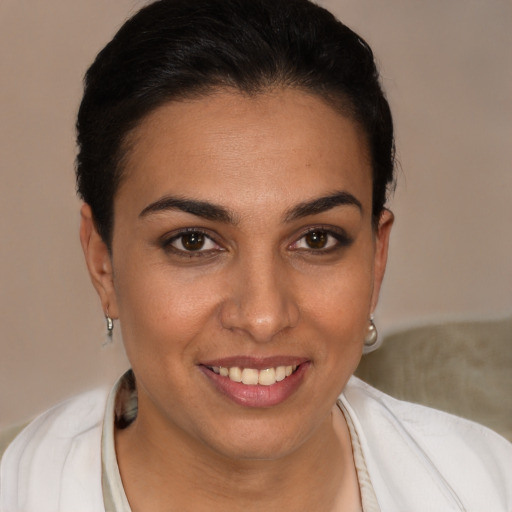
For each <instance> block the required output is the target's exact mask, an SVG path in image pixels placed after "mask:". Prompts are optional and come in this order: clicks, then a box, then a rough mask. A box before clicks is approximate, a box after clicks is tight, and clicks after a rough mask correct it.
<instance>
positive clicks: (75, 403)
mask: <svg viewBox="0 0 512 512" xmlns="http://www.w3.org/2000/svg"><path fill="white" fill-rule="evenodd" d="M107 395H108V393H107V391H106V390H103V389H99V390H94V391H90V392H87V393H84V394H82V395H79V396H77V397H75V398H72V399H70V400H67V401H65V402H63V403H61V404H59V405H57V406H55V407H53V408H52V409H50V410H48V411H46V412H45V413H43V414H41V415H40V416H38V417H37V418H36V419H35V420H34V421H32V422H31V423H30V424H29V425H28V426H27V427H26V428H25V429H23V430H22V432H21V433H20V434H19V435H18V436H17V437H16V438H15V439H14V441H13V442H12V443H11V444H10V445H9V446H8V447H7V449H6V451H5V453H4V455H3V457H2V461H1V466H0V489H1V492H0V496H1V497H0V510H4V509H5V510H11V509H13V510H36V509H37V506H38V505H37V503H38V500H39V499H40V497H41V496H42V495H44V496H47V497H49V499H50V501H55V503H62V502H65V501H66V500H67V499H69V498H70V497H71V496H70V494H75V496H76V497H78V496H79V495H81V494H83V493H84V490H85V489H87V492H90V493H92V496H91V498H94V497H95V495H96V494H97V493H98V490H99V491H100V492H101V431H102V424H103V415H104V410H105V404H106V399H107ZM80 480H81V481H80ZM89 481H90V482H91V484H92V485H88V483H89ZM98 484H99V486H98ZM77 493H78V494H77ZM86 502H90V500H89V499H88V500H86ZM50 509H51V508H50ZM55 510H59V508H58V507H57V505H56V507H55Z"/></svg>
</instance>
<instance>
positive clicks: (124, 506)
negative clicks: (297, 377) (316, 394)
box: [101, 374, 380, 512]
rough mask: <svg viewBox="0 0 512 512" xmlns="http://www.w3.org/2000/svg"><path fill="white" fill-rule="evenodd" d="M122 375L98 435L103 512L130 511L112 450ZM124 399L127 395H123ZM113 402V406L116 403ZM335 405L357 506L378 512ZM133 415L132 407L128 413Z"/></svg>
mask: <svg viewBox="0 0 512 512" xmlns="http://www.w3.org/2000/svg"><path fill="white" fill-rule="evenodd" d="M126 375H127V374H125V376H123V377H122V378H121V379H119V381H118V383H117V384H116V386H115V387H114V388H113V390H112V392H111V393H110V395H109V398H108V401H107V406H106V411H105V418H104V421H103V432H102V447H101V450H102V454H101V460H102V485H103V500H104V502H105V512H131V508H130V504H129V503H128V499H127V498H126V494H125V492H124V488H123V483H122V480H121V474H120V473H119V466H118V465H117V458H116V451H115V445H114V425H115V418H116V411H120V410H128V409H129V408H130V406H127V405H126V404H120V403H119V396H120V395H121V393H118V391H119V389H120V388H122V387H123V386H125V389H126V380H125V379H126ZM123 395H124V396H125V397H126V396H128V395H127V394H125V393H123ZM116 401H117V403H116ZM337 406H338V408H339V410H340V411H341V413H342V414H343V416H344V418H345V420H346V422H347V425H348V429H349V432H350V438H351V441H352V452H353V455H354V462H355V467H356V471H357V479H358V482H359V489H360V492H361V503H362V507H363V512H380V507H379V504H378V503H377V498H376V496H375V492H374V489H373V486H372V482H371V480H370V477H369V474H368V469H367V467H366V462H365V459H364V455H363V451H362V449H361V444H360V442H359V436H358V434H357V432H356V429H355V427H354V424H353V421H352V419H351V417H350V415H349V414H348V411H347V410H346V408H345V407H344V406H343V404H342V402H341V400H338V402H337ZM130 414H132V415H133V414H134V412H133V406H132V412H131V413H130Z"/></svg>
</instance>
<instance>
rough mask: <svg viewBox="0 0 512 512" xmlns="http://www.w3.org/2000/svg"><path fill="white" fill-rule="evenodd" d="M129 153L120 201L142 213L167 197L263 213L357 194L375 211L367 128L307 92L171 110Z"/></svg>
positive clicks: (140, 130) (193, 102)
mask: <svg viewBox="0 0 512 512" xmlns="http://www.w3.org/2000/svg"><path fill="white" fill-rule="evenodd" d="M128 147H129V150H128V151H127V154H126V158H125V165H124V179H123V182H122V184H121V187H120V189H119V191H118V196H119V200H120V201H124V199H125V198H126V197H129V198H130V200H131V201H134V202H136V203H138V204H139V205H140V206H141V208H143V207H144V205H143V203H144V201H146V202H149V201H151V200H155V198H158V197H159V196H162V195H165V194H173V195H183V196H186V197H195V198H197V199H205V200H210V201H215V202H218V203H224V202H226V201H228V202H230V206H231V207H232V208H234V209H236V208H237V202H239V203H240V206H241V207H243V206H246V205H247V204H246V203H247V202H249V203H250V204H251V206H252V207H253V209H254V208H256V207H257V205H258V204H260V203H261V204H262V205H265V203H266V202H267V201H268V200H269V198H272V197H273V198H274V200H279V201H281V202H282V203H286V202H288V203H290V205H291V204H293V202H294V201H295V202H297V201H300V200H305V199H308V196H311V197H314V196H315V195H321V194H325V193H330V192H332V191H333V190H347V191H348V192H351V193H353V194H356V195H357V196H358V198H359V200H360V201H361V203H362V204H363V209H366V208H365V206H367V207H368V208H371V206H369V203H371V182H372V179H371V166H370V161H369V156H368V148H367V143H366V137H365V136H364V134H363V132H362V130H361V129H360V128H359V125H358V124H357V123H355V122H354V121H352V120H351V119H349V118H348V117H346V116H343V115H342V114H341V113H340V112H339V111H338V110H336V109H335V108H333V107H332V106H330V105H328V104H327V103H326V102H324V101H323V100H322V99H320V98H318V97H316V96H314V95H311V94H308V93H304V92H301V91H297V90H293V89H280V90H275V91H271V92H266V93H261V94H257V95H254V96H247V95H244V94H241V93H238V92H229V91H218V92H216V93H214V94H211V95H208V96H205V97H201V98H197V99H190V100H185V101H177V102H170V103H168V104H165V105H163V106H161V107H159V108H158V109H156V110H155V111H154V112H152V113H151V114H150V115H149V116H147V117H146V118H145V119H144V120H143V121H142V122H141V123H140V125H139V126H138V127H137V128H136V129H135V130H134V131H133V132H132V133H131V134H130V137H129V144H128ZM116 200H117V198H116ZM366 203H368V205H367V204H366ZM283 206H286V205H285V204H283Z"/></svg>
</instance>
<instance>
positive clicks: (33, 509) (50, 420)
mask: <svg viewBox="0 0 512 512" xmlns="http://www.w3.org/2000/svg"><path fill="white" fill-rule="evenodd" d="M107 394H108V393H107V392H106V391H104V390H97V391H93V392H89V393H86V394H83V395H81V396H79V397H77V398H74V399H72V400H69V401H67V402H64V403H63V404H60V405H58V406H56V407H54V408H53V409H51V410H49V411H47V412H46V413H44V414H43V415H41V416H39V417H38V418H36V419H35V420H34V421H33V422H32V423H31V424H30V425H29V426H28V427H27V428H26V429H25V430H24V431H23V432H22V433H21V434H20V435H19V436H18V437H17V438H16V439H15V441H14V442H13V443H12V444H11V445H10V446H9V448H8V449H7V451H6V452H5V455H4V457H3V459H2V462H1V466H0V512H57V511H59V512H100V511H101V512H103V511H104V510H105V508H104V504H103V497H102V483H101V481H102V479H101V436H102V424H103V417H104V411H105V404H106V399H107ZM340 400H341V402H342V404H343V408H344V410H345V411H346V412H348V414H349V415H350V419H351V420H352V423H353V426H354V428H355V430H356V432H357V436H358V438H359V442H360V444H361V447H362V452H363V456H364V459H365V462H366V466H367V469H368V473H369V477H370V480H371V483H372V485H373V488H374V491H375V495H376V497H377V500H378V503H379V505H380V509H381V511H382V512H450V511H457V512H460V511H465V512H511V511H512V444H510V443H509V442H508V441H506V440H505V439H503V438H502V437H500V436H499V435H498V434H495V433H494V432H492V431H491V430H489V429H487V428H485V427H482V426H480V425H478V424H476V423H473V422H471V421H468V420H464V419H461V418H457V417H455V416H452V415H449V414H446V413H443V412H440V411H436V410H433V409H429V408H426V407H423V406H420V405H415V404H410V403H407V402H401V401H399V400H395V399H393V398H391V397H389V396H387V395H385V394H384V393H381V392H380V391H377V390H376V389H374V388H372V387H370V386H368V385H367V384H365V383H364V382H362V381H360V380H359V379H357V378H355V377H352V378H351V379H350V381H349V383H348V384H347V386H346V388H345V391H344V392H343V394H342V395H341V397H340ZM319 512H321V511H319Z"/></svg>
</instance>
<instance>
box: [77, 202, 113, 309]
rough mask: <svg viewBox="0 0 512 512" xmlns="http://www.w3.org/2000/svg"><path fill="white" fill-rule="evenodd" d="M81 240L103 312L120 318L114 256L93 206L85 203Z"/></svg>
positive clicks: (82, 213) (82, 211) (82, 214)
mask: <svg viewBox="0 0 512 512" xmlns="http://www.w3.org/2000/svg"><path fill="white" fill-rule="evenodd" d="M80 214H81V223H80V242H81V243H82V249H83V251H84V256H85V262H86V264H87V269H88V270H89V276H90V277H91V281H92V284H93V285H94V288H95V289H96V291H97V292H98V295H99V297H100V300H101V305H102V308H103V312H104V313H105V314H106V313H107V310H108V314H109V316H110V317H111V318H118V316H119V315H118V309H117V301H116V295H115V288H114V280H113V269H112V258H111V257H110V253H109V251H108V248H107V245H106V244H105V242H104V241H103V239H102V238H101V236H100V234H99V233H98V230H97V229H96V224H95V222H94V219H93V217H92V211H91V207H90V206H89V205H88V204H84V205H83V206H82V209H81V210H80Z"/></svg>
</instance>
